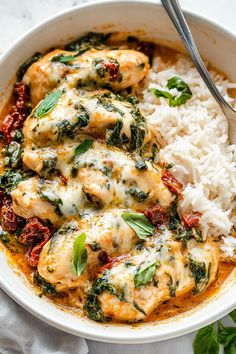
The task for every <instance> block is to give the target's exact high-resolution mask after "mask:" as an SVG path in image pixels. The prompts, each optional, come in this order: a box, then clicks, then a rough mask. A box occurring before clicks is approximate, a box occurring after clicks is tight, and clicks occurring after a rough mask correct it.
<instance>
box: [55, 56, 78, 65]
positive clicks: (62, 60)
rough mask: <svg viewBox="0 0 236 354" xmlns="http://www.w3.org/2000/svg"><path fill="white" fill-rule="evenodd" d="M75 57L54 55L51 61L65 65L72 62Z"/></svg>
mask: <svg viewBox="0 0 236 354" xmlns="http://www.w3.org/2000/svg"><path fill="white" fill-rule="evenodd" d="M75 58H76V56H75V55H63V54H58V55H55V56H54V57H53V58H52V59H51V61H52V62H60V63H63V64H66V63H69V62H71V61H73V60H75Z"/></svg>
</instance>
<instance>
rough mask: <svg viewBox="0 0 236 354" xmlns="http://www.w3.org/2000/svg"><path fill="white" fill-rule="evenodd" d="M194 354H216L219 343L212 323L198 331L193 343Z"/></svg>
mask: <svg viewBox="0 0 236 354" xmlns="http://www.w3.org/2000/svg"><path fill="white" fill-rule="evenodd" d="M193 350H194V354H218V353H219V343H218V338H217V333H216V331H215V328H214V323H213V324H211V325H209V326H206V327H204V328H202V329H200V330H199V331H198V333H197V335H196V337H195V339H194V342H193Z"/></svg>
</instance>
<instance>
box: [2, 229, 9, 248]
mask: <svg viewBox="0 0 236 354" xmlns="http://www.w3.org/2000/svg"><path fill="white" fill-rule="evenodd" d="M0 240H1V241H2V242H3V243H5V244H6V243H8V242H9V241H10V239H9V238H8V234H7V232H6V231H3V229H2V227H1V226H0Z"/></svg>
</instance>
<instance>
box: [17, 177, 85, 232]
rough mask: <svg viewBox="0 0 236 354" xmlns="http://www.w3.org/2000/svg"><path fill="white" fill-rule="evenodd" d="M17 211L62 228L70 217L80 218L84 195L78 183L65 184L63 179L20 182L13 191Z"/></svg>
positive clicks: (23, 215) (33, 179) (36, 179)
mask: <svg viewBox="0 0 236 354" xmlns="http://www.w3.org/2000/svg"><path fill="white" fill-rule="evenodd" d="M11 196H12V201H13V210H14V212H15V213H16V214H17V215H19V216H22V217H23V218H25V219H28V218H31V217H32V216H36V217H38V218H40V219H41V220H44V221H49V222H50V223H51V224H52V225H55V226H57V225H60V224H62V223H63V222H64V220H65V218H66V217H71V216H72V215H78V214H79V212H80V206H81V205H83V203H84V193H83V191H82V187H81V185H79V184H78V182H71V183H70V185H68V186H67V185H65V184H64V183H63V182H61V181H60V179H59V178H55V179H54V180H53V181H47V180H41V179H39V178H38V177H33V178H30V179H28V180H25V181H23V182H20V183H19V184H18V186H17V188H16V189H14V190H13V191H12V192H11Z"/></svg>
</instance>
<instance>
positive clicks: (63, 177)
mask: <svg viewBox="0 0 236 354" xmlns="http://www.w3.org/2000/svg"><path fill="white" fill-rule="evenodd" d="M58 176H59V178H60V180H61V181H62V183H64V184H67V182H68V178H67V177H65V176H63V175H62V174H61V173H59V174H58Z"/></svg>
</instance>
